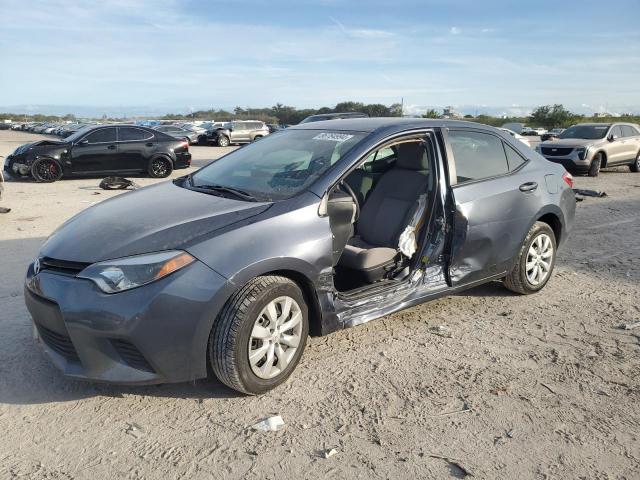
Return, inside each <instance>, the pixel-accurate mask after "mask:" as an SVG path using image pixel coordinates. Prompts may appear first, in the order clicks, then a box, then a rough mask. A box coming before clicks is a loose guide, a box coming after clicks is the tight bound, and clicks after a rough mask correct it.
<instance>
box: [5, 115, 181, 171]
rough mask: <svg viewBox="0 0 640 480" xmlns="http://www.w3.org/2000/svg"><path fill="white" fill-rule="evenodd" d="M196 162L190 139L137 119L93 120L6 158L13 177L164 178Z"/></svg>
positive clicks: (17, 151) (7, 169) (35, 143)
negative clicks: (99, 122) (117, 122)
mask: <svg viewBox="0 0 640 480" xmlns="http://www.w3.org/2000/svg"><path fill="white" fill-rule="evenodd" d="M190 165H191V153H189V143H188V142H186V141H184V140H182V139H176V138H174V137H172V136H170V135H167V134H166V133H162V132H157V131H155V130H152V129H150V128H146V127H139V126H133V125H91V126H87V127H84V128H81V129H79V130H78V131H76V132H75V133H73V134H72V135H70V136H68V137H67V138H65V139H64V140H40V141H38V142H34V143H28V144H26V145H22V146H20V147H18V148H17V149H16V150H15V151H14V152H13V153H12V154H11V155H9V156H8V157H7V158H6V159H5V163H4V170H5V171H6V172H7V173H9V174H10V175H12V176H13V177H18V178H20V177H31V178H33V179H34V180H35V181H36V182H55V181H57V180H60V179H61V178H63V177H64V178H67V177H77V176H106V175H114V174H115V175H131V174H140V173H143V174H148V175H149V176H151V177H155V178H164V177H167V176H169V175H170V174H171V172H172V171H173V170H174V169H179V168H187V167H189V166H190Z"/></svg>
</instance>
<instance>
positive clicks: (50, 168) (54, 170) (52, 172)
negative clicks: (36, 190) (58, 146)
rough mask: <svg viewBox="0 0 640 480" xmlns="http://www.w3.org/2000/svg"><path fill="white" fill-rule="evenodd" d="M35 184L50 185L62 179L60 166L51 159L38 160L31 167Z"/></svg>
mask: <svg viewBox="0 0 640 480" xmlns="http://www.w3.org/2000/svg"><path fill="white" fill-rule="evenodd" d="M31 175H32V176H33V178H34V179H35V181H36V182H43V183H51V182H55V181H56V180H60V179H61V178H62V166H61V165H60V164H59V163H58V161H57V160H54V159H53V158H39V159H38V160H36V161H35V162H34V163H33V165H32V166H31Z"/></svg>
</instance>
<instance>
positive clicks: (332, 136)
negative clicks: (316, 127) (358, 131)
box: [313, 132, 353, 142]
mask: <svg viewBox="0 0 640 480" xmlns="http://www.w3.org/2000/svg"><path fill="white" fill-rule="evenodd" d="M350 138H353V135H348V134H346V133H331V132H323V133H319V134H318V135H316V136H315V137H313V140H326V141H329V142H344V141H346V140H349V139H350Z"/></svg>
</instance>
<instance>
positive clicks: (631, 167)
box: [629, 152, 640, 173]
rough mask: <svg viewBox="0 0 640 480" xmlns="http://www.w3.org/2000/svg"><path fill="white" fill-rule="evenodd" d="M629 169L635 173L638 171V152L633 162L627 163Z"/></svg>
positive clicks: (639, 162)
mask: <svg viewBox="0 0 640 480" xmlns="http://www.w3.org/2000/svg"><path fill="white" fill-rule="evenodd" d="M629 170H631V171H632V172H635V173H638V172H640V152H638V154H637V155H636V159H635V160H634V161H633V163H632V164H631V165H629Z"/></svg>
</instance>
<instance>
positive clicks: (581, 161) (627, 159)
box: [536, 123, 640, 177]
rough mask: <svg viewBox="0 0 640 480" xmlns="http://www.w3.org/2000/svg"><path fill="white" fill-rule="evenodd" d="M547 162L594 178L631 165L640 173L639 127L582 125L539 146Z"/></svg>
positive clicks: (538, 149)
mask: <svg viewBox="0 0 640 480" xmlns="http://www.w3.org/2000/svg"><path fill="white" fill-rule="evenodd" d="M536 151H537V152H538V153H541V154H542V155H543V156H544V157H545V158H546V159H547V160H550V161H552V162H556V163H561V164H562V165H564V167H565V168H566V169H567V170H570V171H574V172H576V173H587V174H588V175H589V176H591V177H595V176H597V175H598V173H599V172H600V168H604V167H613V166H618V165H628V166H629V168H630V170H631V171H632V172H640V128H639V127H638V125H635V124H633V123H613V124H611V123H579V124H577V125H573V126H571V127H569V128H567V129H566V130H565V131H564V132H562V133H561V134H560V135H558V137H557V138H556V139H554V140H550V141H548V142H542V143H540V144H539V145H538V146H537V147H536Z"/></svg>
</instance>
